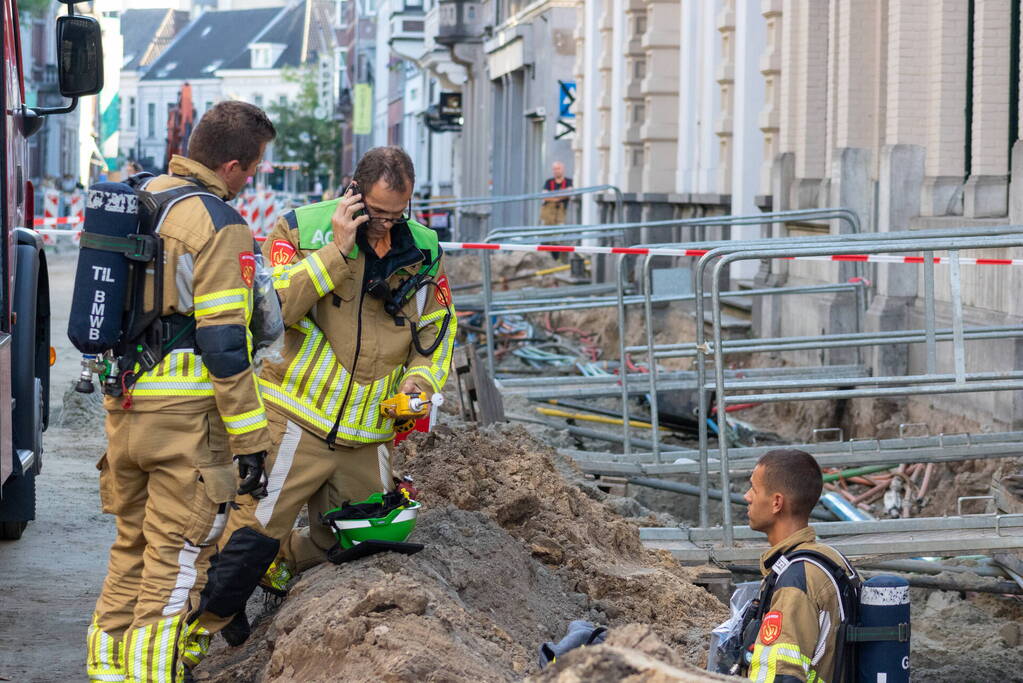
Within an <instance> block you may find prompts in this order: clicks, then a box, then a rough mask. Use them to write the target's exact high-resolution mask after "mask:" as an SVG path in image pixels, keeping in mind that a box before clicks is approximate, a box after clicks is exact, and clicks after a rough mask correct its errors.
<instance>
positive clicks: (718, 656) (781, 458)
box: [708, 448, 909, 683]
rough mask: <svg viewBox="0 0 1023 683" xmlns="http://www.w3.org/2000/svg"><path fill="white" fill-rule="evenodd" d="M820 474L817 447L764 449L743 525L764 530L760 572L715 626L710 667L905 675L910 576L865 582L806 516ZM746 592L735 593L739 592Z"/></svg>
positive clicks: (840, 678) (782, 677)
mask: <svg viewBox="0 0 1023 683" xmlns="http://www.w3.org/2000/svg"><path fill="white" fill-rule="evenodd" d="M822 488H823V478H822V476H821V469H820V466H819V465H818V464H817V461H816V460H814V458H813V456H811V455H810V454H809V453H806V452H805V451H801V450H797V449H794V448H789V449H777V450H772V451H769V452H768V453H766V454H765V455H764V456H763V457H761V458H760V460H759V461H758V462H757V466H756V467H755V468H754V469H753V473H752V475H751V476H750V488H749V490H748V491H747V492H746V495H745V498H746V502H747V503H748V504H749V507H748V513H749V525H750V528H751V529H753V530H755V531H761V532H763V533H765V534H767V541H768V543H770V544H771V548H770V549H769V550H767V551H766V552H764V553H763V555H761V557H760V571H761V573H762V574H763V580H762V581H760V583H759V585H756V584H753V583H751V584H742V585H740V586H739V588H738V590H737V591H736V595H734V596H733V598H732V608H733V616H732V619H730V620H729V621H727V622H725V623H724V624H722V625H721V626H719V627H718V628H716V629H714V635H713V637H712V644H711V649H710V656H709V658H708V668H710V669H712V670H715V671H719V672H721V673H729V674H739V675H744V676H746V677H748V678H749V679H750V680H753V681H761V682H763V683H794V682H796V681H806V682H807V683H811V682H813V681H828V682H829V683H845V682H854V681H881V680H885V681H888V682H889V683H908V681H909V585H908V583H907V582H906V581H905V579H902V578H900V577H895V576H877V577H873V578H871V579H870V580H869V581H867V582H861V581H860V577H859V575H858V574H857V572H856V570H855V569H853V567H852V565H851V564H849V561H848V560H847V559H846V558H845V557H844V556H843V555H842V554H841V553H840V552H838V551H837V550H835V549H834V548H832V547H830V546H827V545H824V544H823V543H819V542H818V541H817V537H816V534H815V532H814V530H813V529H812V528H811V527H810V525H809V518H810V511H811V510H812V509H813V507H814V506H815V505H816V504H817V501H818V500H819V499H820V495H821V491H822ZM744 592H746V593H749V594H750V597H749V598H745V599H743V598H741V597H740V596H741V594H742V593H744Z"/></svg>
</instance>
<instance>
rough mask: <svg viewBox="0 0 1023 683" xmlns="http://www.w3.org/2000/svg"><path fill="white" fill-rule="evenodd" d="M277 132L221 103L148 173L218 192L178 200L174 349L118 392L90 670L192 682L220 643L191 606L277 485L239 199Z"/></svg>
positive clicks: (104, 488) (173, 247) (172, 222)
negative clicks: (228, 542) (179, 149)
mask: <svg viewBox="0 0 1023 683" xmlns="http://www.w3.org/2000/svg"><path fill="white" fill-rule="evenodd" d="M275 136H276V131H275V130H274V126H273V124H272V123H271V122H270V120H269V119H268V118H267V116H266V114H265V113H263V111H262V110H260V109H259V108H257V107H255V106H253V105H251V104H245V103H243V102H236V101H227V102H221V103H220V104H217V105H216V106H214V107H213V108H211V109H210V110H209V111H208V112H207V113H206V115H205V116H203V118H202V120H201V121H200V122H199V124H198V125H197V126H196V128H195V131H194V132H193V133H192V136H191V139H190V141H189V148H188V149H189V151H188V154H189V156H188V158H185V157H182V156H177V155H175V156H174V157H173V158H172V159H171V162H170V167H169V171H170V172H169V174H167V175H162V176H159V177H157V178H155V179H153V180H152V181H150V182H149V184H148V185H146V190H147V191H149V192H160V191H164V190H169V189H172V188H178V187H182V186H186V185H188V184H189V183H192V184H195V185H197V186H199V188H200V189H202V190H203V191H204V192H203V193H202V194H198V195H194V196H189V197H186V198H184V199H181V200H180V201H177V202H176V203H174V204H173V205H172V206H171V208H170V209H169V210H168V212H167V215H166V217H165V218H164V220H163V222H162V223H161V225H160V238H161V240H162V242H163V254H164V258H165V266H164V283H163V292H164V294H163V297H164V300H163V304H162V309H163V310H162V314H163V317H162V318H160V319H159V320H158V322H157V324H161V325H163V326H164V330H165V333H167V336H166V337H165V338H170V339H173V340H175V344H174V347H173V349H170V350H168V353H167V355H166V356H165V357H164V358H163V360H162V361H160V362H159V363H158V364H157V365H156V366H155V367H154V368H153V369H152V370H149V371H148V372H144V373H142V374H141V376H140V377H139V378H138V380H137V381H136V383H135V384H134V386H133V387H131V389H130V390H129V391H128V392H126V394H125V396H124V397H123V400H122V398H115V397H113V396H107V397H106V399H105V408H106V410H107V418H106V433H107V441H108V446H107V451H106V453H105V454H104V456H103V458H102V459H101V460H100V462H99V465H98V468H99V470H100V474H99V488H100V499H101V502H102V507H103V511H104V512H106V513H109V514H113V515H116V517H117V537H116V540H115V541H114V544H113V547H111V549H110V561H109V564H108V569H107V576H106V580H105V581H104V583H103V588H102V591H101V593H100V597H99V600H98V601H97V602H96V610H95V613H94V614H93V618H92V624H91V626H90V627H89V631H88V655H87V669H88V676H89V680H90V681H128V682H130V683H143V682H148V681H178V680H182V678H183V677H184V676H185V675H186V672H185V671H184V668H186V667H187V666H189V665H190V664H193V663H195V662H197V661H198V659H199V658H201V655H202V653H204V652H205V650H206V649H207V648H208V646H209V633H208V632H206V631H204V630H203V629H202V628H201V627H200V626H199V624H198V623H194V624H191V625H188V624H186V623H185V616H186V615H187V614H188V612H189V610H190V608H194V607H195V605H196V604H197V602H198V596H199V591H200V590H201V589H202V587H203V584H204V581H205V574H206V569H207V567H208V564H209V558H210V555H211V554H212V553H213V549H214V547H213V544H214V543H215V542H216V540H217V538H218V537H219V535H220V533H221V532H222V531H223V529H224V525H225V524H226V522H227V514H228V509H229V506H230V504H231V502H232V501H233V500H234V497H235V493H236V489H237V490H238V492H240V493H253V494H259V493H260V492H261V491H265V487H264V484H263V482H265V476H264V474H263V458H264V456H265V454H266V451H267V449H268V448H269V447H270V435H269V430H268V428H267V421H266V414H265V412H264V408H263V401H262V399H261V398H260V396H259V390H258V387H257V385H256V380H255V376H254V374H253V368H252V362H251V358H252V347H251V342H250V341H248V334H249V329H248V328H249V321H250V320H251V318H252V310H253V308H252V306H253V292H252V285H253V280H254V276H255V271H256V261H255V255H254V252H253V239H252V232H251V231H250V230H249V226H248V225H247V224H246V222H245V219H244V218H242V217H241V216H240V215H239V214H238V212H237V211H235V210H234V209H233V208H231V207H230V206H229V205H228V204H227V203H226V202H227V201H229V200H231V199H233V198H234V197H235V196H236V195H237V194H238V193H239V192H240V191H241V190H242V188H244V187H245V185H246V183H247V182H248V178H249V177H250V176H252V175H255V173H256V169H257V168H258V166H259V161H260V159H261V158H262V157H263V152H264V151H265V149H266V146H267V144H268V143H269V142H270V141H271V140H273V139H274V137H275ZM146 288H147V291H153V283H147V285H146ZM232 454H234V460H236V461H237V463H238V464H237V467H238V470H239V472H240V474H241V477H242V486H241V488H239V486H238V478H237V477H236V475H235V465H234V464H233V463H232Z"/></svg>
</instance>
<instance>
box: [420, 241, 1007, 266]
mask: <svg viewBox="0 0 1023 683" xmlns="http://www.w3.org/2000/svg"><path fill="white" fill-rule="evenodd" d="M440 244H441V247H443V248H444V249H447V250H449V251H452V250H466V249H470V250H483V251H545V252H553V253H559V254H564V253H568V254H572V253H575V254H637V255H640V256H645V255H647V254H653V255H655V256H703V255H704V254H706V253H707V250H706V249H669V248H658V249H644V248H640V247H572V246H564V245H560V244H488V243H475V242H441V243H440ZM781 258H783V259H785V260H790V261H855V262H860V263H923V262H924V260H925V259H924V257H923V256H896V255H892V254H840V255H831V256H783V257H781ZM951 262H952V259H951V258H949V257H948V256H935V257H934V263H935V264H941V265H948V264H949V263H951ZM959 263H960V264H961V265H964V266H1023V259H998V258H968V257H965V256H961V257H959Z"/></svg>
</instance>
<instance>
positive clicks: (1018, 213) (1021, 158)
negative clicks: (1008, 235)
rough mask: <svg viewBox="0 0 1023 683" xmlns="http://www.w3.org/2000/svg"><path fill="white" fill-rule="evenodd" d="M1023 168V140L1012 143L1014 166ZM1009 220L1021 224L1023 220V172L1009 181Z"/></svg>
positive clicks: (1014, 223)
mask: <svg viewBox="0 0 1023 683" xmlns="http://www.w3.org/2000/svg"><path fill="white" fill-rule="evenodd" d="M1010 168H1015V169H1023V140H1017V141H1016V142H1015V143H1014V144H1013V145H1012V166H1010ZM1009 222H1010V223H1012V224H1013V225H1019V224H1020V223H1021V222H1023V172H1018V173H1017V174H1016V175H1015V176H1014V177H1013V179H1012V180H1011V181H1010V182H1009Z"/></svg>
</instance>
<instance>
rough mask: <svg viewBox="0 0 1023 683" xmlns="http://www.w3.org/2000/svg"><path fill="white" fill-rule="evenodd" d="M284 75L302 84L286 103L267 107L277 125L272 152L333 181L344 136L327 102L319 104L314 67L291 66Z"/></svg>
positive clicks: (338, 171) (315, 174)
mask: <svg viewBox="0 0 1023 683" xmlns="http://www.w3.org/2000/svg"><path fill="white" fill-rule="evenodd" d="M284 79H285V80H287V81H290V82H293V83H298V84H299V85H300V86H301V87H300V90H299V94H298V97H297V98H296V99H295V100H292V101H289V102H287V103H286V104H281V103H279V102H275V103H273V104H271V105H270V106H269V107H268V108H267V109H268V111H269V114H270V117H271V118H272V119H273V121H274V126H275V127H276V128H277V139H276V140H275V141H274V149H275V150H276V151H275V155H276V157H277V159H279V160H286V161H298V162H300V163H302V164H304V166H305V168H306V170H307V173H308V175H309V176H330V179H331V181H333V179H334V178H336V177H337V176H338V175H339V174H340V170H341V168H340V166H341V145H342V142H343V138H342V134H341V126H340V124H339V123H338V122H337V121H335V120H334V119H333V113H334V112H333V111H331V110H330V109H329V106H328V105H324V106H322V107H321V105H320V101H319V95H318V93H317V90H316V69H315V67H306V68H301V69H292V70H289V71H288V72H287V73H285V74H284ZM318 110H320V111H318ZM318 113H319V114H321V116H317V114H318Z"/></svg>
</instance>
